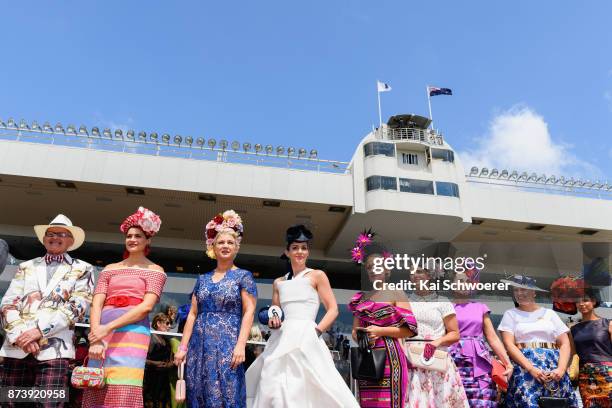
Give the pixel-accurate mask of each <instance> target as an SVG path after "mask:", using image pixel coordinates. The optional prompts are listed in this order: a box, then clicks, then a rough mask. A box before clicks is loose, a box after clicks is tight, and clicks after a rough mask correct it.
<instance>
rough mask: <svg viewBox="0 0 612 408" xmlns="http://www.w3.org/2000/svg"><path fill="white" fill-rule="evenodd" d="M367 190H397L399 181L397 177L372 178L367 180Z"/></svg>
mask: <svg viewBox="0 0 612 408" xmlns="http://www.w3.org/2000/svg"><path fill="white" fill-rule="evenodd" d="M366 189H367V190H368V191H372V190H397V179H396V178H395V177H385V176H370V177H368V178H367V179H366Z"/></svg>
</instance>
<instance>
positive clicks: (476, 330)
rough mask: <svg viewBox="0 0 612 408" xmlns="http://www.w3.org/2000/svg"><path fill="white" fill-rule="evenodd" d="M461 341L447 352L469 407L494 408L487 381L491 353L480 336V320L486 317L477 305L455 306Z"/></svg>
mask: <svg viewBox="0 0 612 408" xmlns="http://www.w3.org/2000/svg"><path fill="white" fill-rule="evenodd" d="M455 312H456V314H457V321H458V323H459V333H460V335H461V339H460V340H459V342H458V343H455V344H453V345H452V346H451V347H450V348H449V352H450V354H451V356H452V357H453V359H454V360H455V365H456V366H457V370H458V371H459V374H460V375H461V380H462V381H463V388H465V393H466V395H467V398H468V403H469V404H470V407H472V408H473V407H478V408H481V407H487V408H488V407H497V403H496V402H495V400H496V395H497V387H496V385H495V383H494V382H493V380H492V378H491V368H492V366H491V359H492V358H493V357H492V355H491V351H490V350H489V347H488V345H487V343H486V340H485V338H484V334H483V328H482V320H483V317H484V316H485V314H487V313H490V310H489V308H488V307H487V305H485V304H483V303H478V302H470V303H458V304H456V305H455Z"/></svg>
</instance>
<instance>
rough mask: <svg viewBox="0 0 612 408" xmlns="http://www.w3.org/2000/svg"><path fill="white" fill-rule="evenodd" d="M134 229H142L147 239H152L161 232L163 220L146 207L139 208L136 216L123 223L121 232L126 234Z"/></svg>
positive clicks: (131, 216) (120, 228)
mask: <svg viewBox="0 0 612 408" xmlns="http://www.w3.org/2000/svg"><path fill="white" fill-rule="evenodd" d="M132 227H138V228H140V229H142V230H143V232H144V233H145V235H146V236H147V238H151V237H152V236H154V235H155V234H157V232H158V231H159V228H160V227H161V218H159V216H158V215H157V214H155V213H154V212H153V211H151V210H148V209H146V208H144V207H138V210H137V211H136V212H135V213H134V214H132V215H130V216H129V217H127V218H126V219H125V220H124V221H123V223H122V224H121V226H120V227H119V230H120V231H121V232H122V233H124V234H126V233H127V232H128V230H129V229H130V228H132Z"/></svg>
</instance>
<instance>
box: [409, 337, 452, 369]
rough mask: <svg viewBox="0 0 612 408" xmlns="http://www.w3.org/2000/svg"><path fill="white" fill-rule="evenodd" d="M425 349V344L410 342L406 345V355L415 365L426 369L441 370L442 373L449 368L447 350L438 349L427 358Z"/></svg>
mask: <svg viewBox="0 0 612 408" xmlns="http://www.w3.org/2000/svg"><path fill="white" fill-rule="evenodd" d="M424 351H425V345H424V344H408V345H407V346H406V356H407V357H408V361H409V362H410V364H411V365H412V366H413V367H417V368H422V369H424V370H433V371H440V372H442V373H445V372H446V370H448V352H447V351H444V350H436V351H435V352H434V355H433V356H432V357H431V358H430V359H429V360H426V359H425V357H424V356H423V352H424Z"/></svg>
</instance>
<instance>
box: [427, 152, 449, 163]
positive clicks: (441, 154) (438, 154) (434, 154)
mask: <svg viewBox="0 0 612 408" xmlns="http://www.w3.org/2000/svg"><path fill="white" fill-rule="evenodd" d="M431 158H432V159H440V160H443V161H446V162H450V163H454V162H455V153H454V152H453V151H452V150H446V149H431Z"/></svg>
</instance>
